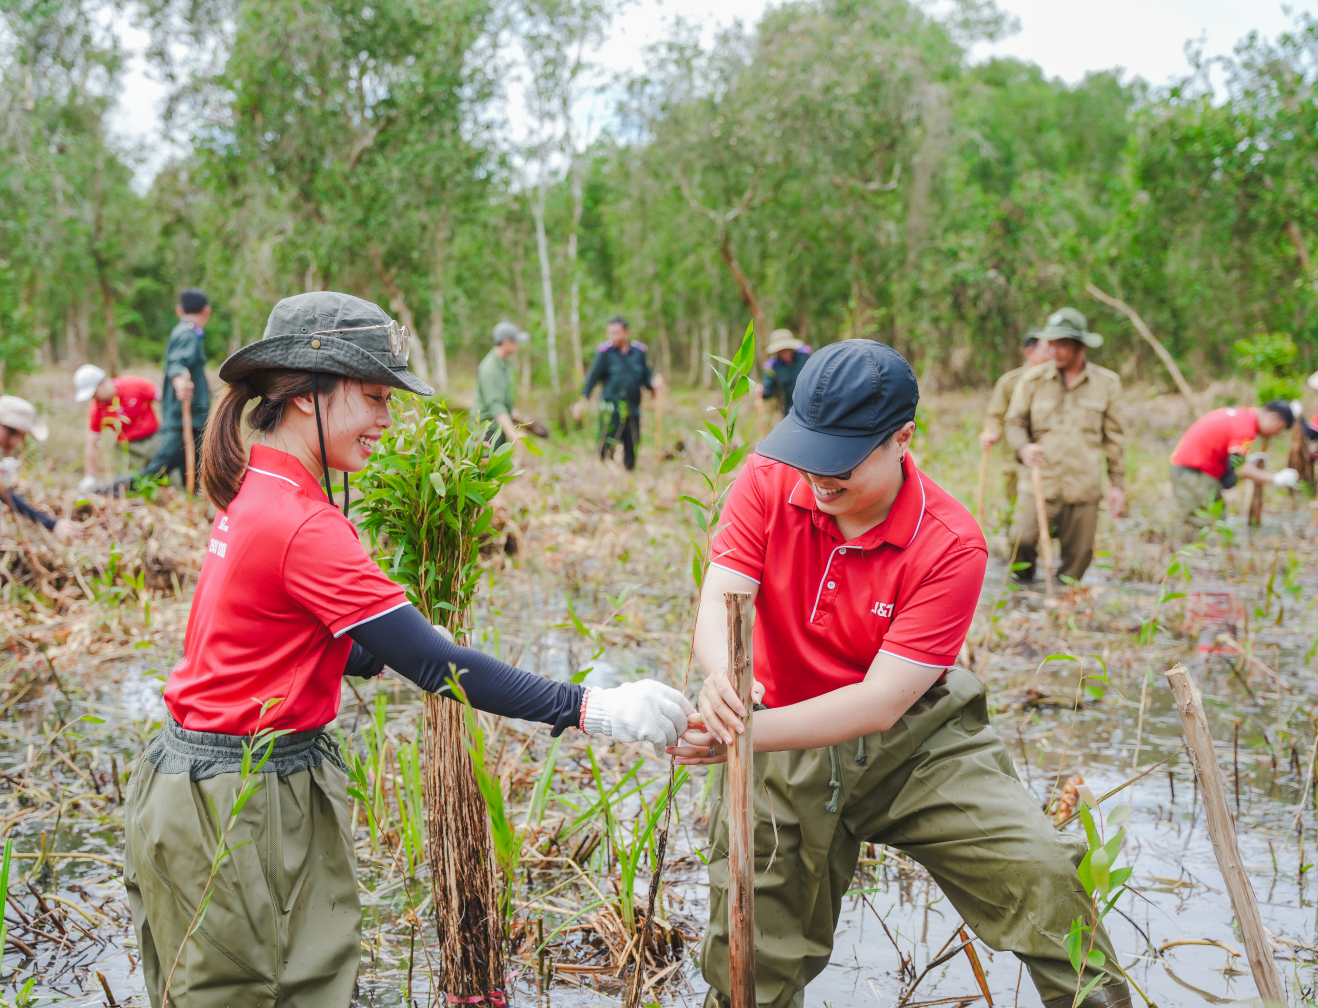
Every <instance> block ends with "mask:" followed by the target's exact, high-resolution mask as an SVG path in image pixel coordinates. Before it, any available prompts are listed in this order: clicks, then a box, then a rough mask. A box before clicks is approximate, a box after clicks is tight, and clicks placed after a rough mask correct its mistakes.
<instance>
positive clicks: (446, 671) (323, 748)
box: [124, 292, 692, 1008]
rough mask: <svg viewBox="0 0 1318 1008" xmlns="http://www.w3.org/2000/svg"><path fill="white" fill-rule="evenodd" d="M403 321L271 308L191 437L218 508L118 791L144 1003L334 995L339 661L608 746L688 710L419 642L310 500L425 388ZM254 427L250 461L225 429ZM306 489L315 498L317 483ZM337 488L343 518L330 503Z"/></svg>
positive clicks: (324, 1002)
mask: <svg viewBox="0 0 1318 1008" xmlns="http://www.w3.org/2000/svg"><path fill="white" fill-rule="evenodd" d="M407 340H408V336H407V331H406V330H405V329H400V328H399V327H398V324H397V323H396V322H393V321H392V320H391V319H389V317H388V316H387V315H385V313H384V312H383V311H381V310H380V309H379V308H378V307H376V306H375V305H373V304H370V303H369V302H366V301H362V300H361V299H359V298H354V297H350V296H348V295H345V294H337V293H334V292H316V293H311V294H302V295H298V296H297V297H292V298H287V299H285V300H284V301H281V302H280V303H279V304H278V305H277V306H276V307H275V309H274V311H273V312H272V313H271V316H270V322H269V324H268V325H267V327H266V332H265V335H264V337H263V338H262V339H261V340H260V341H259V342H257V343H254V344H252V345H250V346H248V347H245V348H244V349H242V350H240V351H239V352H238V353H237V354H235V355H234V356H232V357H230V358H229V360H228V361H226V362H225V364H224V366H223V367H222V368H221V370H220V377H221V378H223V379H224V380H226V381H228V382H230V387H229V390H228V392H227V393H226V394H225V396H224V398H223V399H222V400H221V401H220V404H219V406H218V408H217V409H216V410H215V412H214V413H213V414H212V416H211V419H210V423H209V426H208V427H207V431H206V446H205V447H206V451H205V453H204V454H203V465H202V482H203V485H204V487H205V489H206V492H207V493H208V494H209V496H210V497H211V499H212V501H214V503H215V505H216V507H217V508H218V509H219V511H218V513H217V515H216V518H215V523H214V525H213V527H212V531H211V539H210V544H209V547H208V553H207V556H206V561H205V563H204V564H203V566H202V571H201V575H200V577H199V579H198V582H197V590H196V593H195V595H194V597H193V602H192V611H191V614H190V616H189V619H188V629H187V636H186V639H185V642H184V655H185V657H184V659H183V660H182V661H181V662H180V663H179V664H178V665H177V666H176V667H175V669H174V671H173V672H172V673H171V675H170V678H169V682H168V684H167V686H166V688H165V704H166V706H167V708H168V709H169V714H170V718H169V720H168V721H167V723H166V725H165V727H164V729H163V730H162V731H161V732H160V734H159V735H157V736H156V737H155V738H154V739H153V740H152V741H151V743H150V745H148V747H147V749H146V752H145V754H144V756H145V758H144V759H143V760H140V761H139V762H138V765H137V767H136V769H135V770H134V773H133V778H132V781H131V782H130V785H129V796H128V803H127V806H128V807H127V815H126V827H127V849H126V852H125V858H124V862H125V864H124V882H125V885H126V886H127V889H128V896H129V902H130V904H131V907H132V911H133V921H134V925H135V927H136V929H137V936H138V941H139V945H140V950H141V957H142V967H143V973H144V975H145V978H146V983H147V987H148V990H149V992H150V994H151V999H152V1004H153V1005H156V1006H159V1005H160V1003H161V998H162V994H163V988H164V986H165V983H166V980H167V979H168V977H169V973H170V970H171V967H172V966H173V963H174V961H175V957H176V956H177V955H178V953H179V950H180V948H182V950H183V952H182V956H181V958H180V959H179V965H178V969H177V971H176V972H175V973H174V976H173V980H172V982H171V986H170V994H171V997H172V998H173V999H174V1000H176V1001H177V1003H179V1004H186V1005H188V1006H190V1008H209V1006H214V1008H221V1006H229V1005H236V1004H243V1005H247V1004H277V1005H281V1006H302V1005H306V1006H313V1005H314V1006H317V1008H321V1006H336V1005H347V1004H348V1003H349V1000H350V998H351V996H352V991H353V987H354V984H355V981H356V976H357V962H358V958H359V954H360V924H361V910H360V906H359V904H358V900H357V879H356V869H355V864H354V858H353V848H352V835H351V825H350V822H349V804H348V799H347V796H346V792H345V778H344V773H343V770H344V768H343V763H342V760H341V758H340V756H339V752H338V747H337V746H336V745H335V743H334V741H333V739H332V737H331V736H330V735H329V734H328V733H327V732H326V731H325V726H326V725H328V724H329V723H330V722H331V721H333V720H334V718H335V716H336V715H337V713H338V706H339V691H340V684H341V680H342V677H343V676H344V675H345V674H352V675H358V676H372V675H376V674H378V673H379V672H380V671H381V670H382V668H383V667H384V666H385V665H386V664H387V665H388V666H389V667H391V668H393V669H394V670H396V671H397V672H399V673H401V674H402V675H404V676H406V677H407V678H408V679H411V680H412V681H413V682H415V683H416V684H417V685H419V686H420V687H421V688H422V689H426V690H432V691H436V692H440V693H444V692H445V691H446V689H447V687H446V685H445V682H446V680H447V679H448V678H449V677H450V676H451V675H452V672H451V669H453V668H456V669H458V670H460V673H461V682H462V685H463V687H464V689H465V690H466V693H467V696H468V697H469V698H470V700H471V701H472V703H473V704H475V706H476V707H478V708H480V709H482V710H486V711H490V712H492V713H496V714H504V715H507V716H510V717H519V718H524V719H527V720H533V721H543V722H545V723H547V724H551V725H553V726H554V729H553V730H554V734H559V733H560V732H562V731H563V730H564V729H565V728H567V727H568V726H577V727H580V728H582V729H583V730H586V731H588V732H591V733H596V734H604V735H610V736H612V737H613V738H615V739H617V740H619V741H638V740H647V741H650V742H651V743H653V744H654V745H656V746H662V745H664V744H671V743H672V742H674V741H675V740H676V739H677V736H678V733H679V732H680V731H682V730H683V729H684V728H685V727H686V723H687V721H686V715H687V714H688V713H690V712H691V711H692V708H691V706H690V704H688V703H687V702H686V700H685V699H684V698H683V697H682V696H681V694H679V693H678V692H677V691H676V690H673V689H671V688H669V687H667V686H663V685H661V684H659V683H657V682H653V681H644V682H639V683H629V684H626V685H624V686H620V687H618V688H616V689H608V690H589V691H584V690H583V689H582V687H580V686H577V685H574V684H571V683H562V682H553V681H550V680H546V679H541V678H539V677H537V676H533V675H530V674H529V673H527V672H523V671H521V670H520V669H516V668H513V667H511V666H508V665H505V664H503V663H502V662H498V661H495V660H494V659H492V658H490V657H488V656H486V655H484V654H482V653H480V652H479V651H474V650H472V649H470V648H464V647H458V646H457V645H455V644H453V643H451V642H450V641H448V640H447V639H446V638H445V637H443V636H441V635H440V634H438V633H436V632H435V630H434V629H433V628H432V627H431V626H430V624H429V623H428V622H427V621H426V619H425V618H424V617H423V616H422V615H421V613H420V612H418V611H417V610H416V609H415V608H413V607H412V606H411V605H410V604H409V603H408V602H407V600H406V598H405V596H404V593H403V590H402V588H401V587H399V586H398V585H396V584H394V583H393V582H391V581H389V579H388V578H386V577H385V576H384V575H383V573H382V572H381V571H380V568H379V566H378V565H377V564H376V563H375V562H374V561H373V560H372V559H371V558H370V557H369V556H368V555H367V554H366V551H365V550H364V549H363V548H362V546H361V544H360V542H359V541H358V539H357V534H356V531H355V530H354V528H353V526H352V525H351V523H350V522H349V521H348V520H347V518H346V517H345V514H341V513H339V511H338V510H337V509H336V507H335V506H334V502H333V500H332V497H331V496H330V492H329V482H328V473H329V470H330V469H339V470H342V471H343V472H344V473H345V474H346V473H349V472H356V471H359V470H361V469H362V468H363V467H364V466H365V464H366V460H367V459H368V458H369V457H370V454H371V452H372V450H373V449H374V447H375V445H376V444H377V443H378V442H379V440H380V438H381V436H382V435H383V433H384V431H385V430H386V429H387V428H388V427H389V425H390V422H391V420H390V415H389V408H388V401H389V396H390V393H391V390H392V389H394V388H405V389H408V390H410V391H413V392H416V393H418V394H421V395H430V394H431V393H432V390H431V389H430V388H429V387H428V386H426V385H425V384H424V383H423V382H421V381H420V380H419V379H417V378H416V376H415V375H413V374H411V373H410V372H409V371H408V370H407ZM252 400H257V403H256V405H255V406H254V407H253V408H252V409H251V411H250V412H249V413H248V417H247V424H248V426H249V427H250V428H251V429H252V430H254V431H256V432H258V434H259V435H260V441H259V443H257V444H255V445H253V446H252V448H251V453H250V458H249V456H248V452H247V449H246V448H245V447H244V446H243V442H242V439H241V422H242V417H243V412H244V408H245V407H246V406H247V405H248V403H249V402H251V401H252ZM322 479H324V480H325V490H324V491H322V490H321V487H320V481H321V480H322ZM347 503H348V502H347V486H346V483H345V486H344V500H343V508H344V512H345V513H346V511H347ZM258 725H259V726H260V727H261V728H272V729H275V730H277V731H282V732H286V733H287V734H284V735H282V737H280V738H278V739H277V740H276V742H275V743H274V746H273V755H272V756H271V757H270V760H269V762H268V763H267V764H266V765H265V767H264V772H265V774H266V776H265V778H264V782H263V786H262V787H261V789H260V790H259V791H257V792H256V793H255V795H254V796H253V797H252V798H251V799H250V800H249V801H248V802H247V803H246V805H245V806H244V807H243V809H242V812H241V815H240V817H239V820H238V823H237V825H236V827H235V828H234V829H233V830H232V831H231V833H230V834H229V836H228V838H227V845H228V847H229V848H230V849H231V851H232V853H231V854H229V856H228V857H227V858H226V859H225V860H224V862H223V864H222V865H221V867H220V870H219V876H218V879H217V883H216V885H215V886H214V887H213V889H212V896H211V899H210V903H209V905H208V906H207V908H206V913H205V916H204V918H203V920H202V923H201V927H200V928H199V929H198V930H197V932H196V933H195V935H193V936H192V937H191V938H187V939H186V943H185V936H186V933H187V928H188V924H189V922H190V921H191V919H192V916H193V913H194V912H195V910H196V908H197V906H198V903H199V901H200V900H201V899H202V890H203V888H204V886H205V884H206V879H207V876H208V875H209V873H210V866H211V859H212V856H213V854H214V851H215V843H216V824H215V814H216V812H215V810H218V814H219V815H220V816H222V817H224V818H225V819H227V817H228V814H229V813H228V810H229V809H230V808H231V807H232V805H233V801H234V798H233V795H234V792H235V791H236V790H237V789H238V780H239V779H240V775H239V771H240V768H241V765H242V758H243V743H244V741H246V740H249V739H250V737H251V736H252V734H253V732H255V731H256V730H257V727H258Z"/></svg>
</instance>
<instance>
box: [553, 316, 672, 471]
mask: <svg viewBox="0 0 1318 1008" xmlns="http://www.w3.org/2000/svg"><path fill="white" fill-rule="evenodd" d="M607 332H608V336H609V338H608V340H607V341H605V342H604V343H601V344H600V345H599V346H598V347H597V348H596V349H595V360H594V361H593V362H592V363H591V365H590V371H589V372H587V374H586V381H585V384H584V385H582V386H581V398H580V399H578V400H577V401H576V402H575V403H573V404H572V419H574V420H580V419H581V418H582V417H583V416H585V415H586V403H587V402H589V401H590V394H591V392H593V391H594V389H595V386H596V385H598V386H600V407H601V412H600V431H599V456H600V458H601V459H611V458H613V453H614V450H615V449H616V448H617V446H618V444H619V443H621V444H622V464H623V467H624V468H626V469H627V471H628V472H630V471H631V470H633V469H635V468H636V446H637V445H639V444H640V443H641V389H649V390H650V393H651V394H652V395H658V394H659V393H660V392H661V391H663V387H664V379H663V375H658V374H655V373H654V371H653V370H652V369H651V368H650V365H649V362H648V361H647V360H646V353H647V351H646V347H645V344H644V343H636V342H634V341H633V340H632V337H631V328H630V327H629V326H628V325H627V320H626V319H625V318H623V317H622V316H621V315H617V316H614V317H613V318H611V319H609V325H608V328H607Z"/></svg>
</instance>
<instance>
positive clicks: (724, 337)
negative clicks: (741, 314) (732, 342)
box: [718, 319, 732, 360]
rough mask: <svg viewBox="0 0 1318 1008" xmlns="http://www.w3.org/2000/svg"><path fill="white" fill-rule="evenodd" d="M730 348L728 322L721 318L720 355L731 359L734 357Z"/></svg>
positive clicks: (719, 331)
mask: <svg viewBox="0 0 1318 1008" xmlns="http://www.w3.org/2000/svg"><path fill="white" fill-rule="evenodd" d="M730 349H731V348H730V347H729V346H728V323H727V322H725V321H724V320H723V319H719V324H718V355H719V356H720V357H722V358H723V359H724V360H731V359H732V357H731V355H730V354H729V350H730Z"/></svg>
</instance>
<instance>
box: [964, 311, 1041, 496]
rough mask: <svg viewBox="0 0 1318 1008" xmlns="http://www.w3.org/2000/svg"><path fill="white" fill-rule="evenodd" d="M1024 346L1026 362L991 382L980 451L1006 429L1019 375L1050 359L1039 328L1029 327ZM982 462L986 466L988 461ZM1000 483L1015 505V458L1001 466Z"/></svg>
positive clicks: (988, 449)
mask: <svg viewBox="0 0 1318 1008" xmlns="http://www.w3.org/2000/svg"><path fill="white" fill-rule="evenodd" d="M1023 349H1024V354H1025V363H1024V364H1022V365H1021V366H1020V367H1018V368H1012V369H1011V370H1010V371H1008V372H1007V373H1006V374H1004V375H1003V376H1002V377H1001V378H999V379H998V380H997V381H996V382H994V383H993V392H992V394H991V395H990V396H989V404H988V412H987V413H985V414H984V429H983V430H982V431H981V432H980V435H979V447H980V450H981V451H984V452H988V451H992V450H993V446H994V445H996V444H997V443H998V442H999V441H1001V440H1002V435H1003V434H1004V433H1005V432H1006V429H1007V428H1006V421H1007V407H1008V406H1009V405H1010V404H1011V395H1012V393H1013V392H1015V391H1016V386H1017V385H1018V384H1020V380H1021V375H1023V374H1025V372H1026V371H1028V370H1030V368H1032V367H1038V366H1039V365H1040V364H1044V363H1047V362H1048V361H1050V360H1052V356H1053V345H1052V343H1051V342H1049V341H1048V340H1044V339H1040V338H1039V333H1038V330H1036V329H1031V330H1030V331H1029V332H1028V333H1026V334H1025V345H1024V347H1023ZM985 465H987V462H986V463H985ZM1003 485H1004V486H1005V488H1006V491H1007V500H1008V501H1009V502H1011V503H1012V504H1015V503H1016V462H1015V460H1011V461H1009V462H1008V463H1007V464H1006V465H1005V466H1004V467H1003Z"/></svg>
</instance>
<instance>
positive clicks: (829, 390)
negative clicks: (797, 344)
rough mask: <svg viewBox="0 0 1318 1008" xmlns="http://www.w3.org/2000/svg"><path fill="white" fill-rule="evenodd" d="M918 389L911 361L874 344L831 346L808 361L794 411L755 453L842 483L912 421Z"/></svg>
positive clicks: (852, 341) (858, 341)
mask: <svg viewBox="0 0 1318 1008" xmlns="http://www.w3.org/2000/svg"><path fill="white" fill-rule="evenodd" d="M919 401H920V387H919V385H917V384H916V381H915V374H914V373H913V372H912V371H911V365H909V364H908V363H906V358H905V357H903V356H902V355H901V354H899V353H898V352H897V351H896V350H894V349H893V348H892V347H890V346H886V345H884V344H883V343H877V342H875V341H874V340H866V339H849V340H843V341H842V342H840V343H831V344H829V345H828V346H826V347H824V348H823V349H822V350H816V351H815V352H814V353H813V354H811V355H810V360H809V363H807V364H806V366H805V367H804V368H802V369H801V375H800V377H799V378H797V379H796V391H795V392H794V393H793V395H792V410H791V412H790V413H788V414H787V416H785V417H783V419H782V421H781V422H780V423H779V424H778V426H777V427H775V428H774V429H773V430H771V431H770V432H769V436H768V437H766V438H765V439H764V440H763V441H761V442H760V447H759V449H758V453H759V454H760V455H763V456H764V457H765V458H771V459H773V460H775V461H777V462H785V463H786V464H787V465H789V466H792V467H793V468H795V469H803V470H805V471H806V472H808V473H813V474H814V475H816V476H839V475H841V474H842V473H845V472H849V471H850V470H852V469H855V468H856V466H858V465H860V463H861V462H863V461H865V459H866V458H868V457H869V454H870V452H872V451H873V450H874V448H875V447H876V446H877V445H878V444H879V443H880V442H881V441H883V440H884V439H885V438H887V437H889V436H890V435H892V434H893V433H894V432H895V431H897V430H899V429H900V428H902V427H903V426H905V425H906V424H907V423H909V422H910V421H912V420H914V419H915V407H916V404H917V403H918V402H919Z"/></svg>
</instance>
